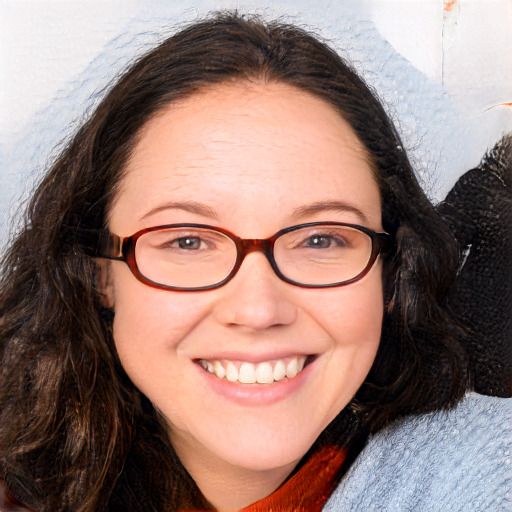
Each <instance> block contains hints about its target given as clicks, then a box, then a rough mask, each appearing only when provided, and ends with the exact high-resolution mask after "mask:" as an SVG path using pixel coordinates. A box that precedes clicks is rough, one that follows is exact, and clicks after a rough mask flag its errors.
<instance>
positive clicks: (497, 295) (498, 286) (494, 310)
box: [438, 134, 512, 397]
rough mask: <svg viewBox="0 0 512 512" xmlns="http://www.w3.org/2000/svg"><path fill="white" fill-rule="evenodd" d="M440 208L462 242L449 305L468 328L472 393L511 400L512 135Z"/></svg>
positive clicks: (493, 151)
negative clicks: (459, 263) (457, 273)
mask: <svg viewBox="0 0 512 512" xmlns="http://www.w3.org/2000/svg"><path fill="white" fill-rule="evenodd" d="M438 209H439V212H440V213H441V215H442V216H443V217H444V218H445V219H446V220H447V222H448V223H449V225H450V227H451V229H452V231H453V233H454V235H455V237H456V239H457V241H458V243H459V250H460V258H461V268H460V272H459V275H458V278H457V281H456V283H455V286H454V287H453V288H452V290H451V292H450V296H449V305H450V307H451V308H452V309H453V311H454V312H455V313H456V314H457V315H458V317H459V318H460V319H461V320H462V322H463V325H464V327H465V328H466V329H467V336H466V347H467V350H468V353H469V359H470V364H471V371H472V373H473V381H474V382H473V385H474V389H475V391H477V392H479V393H482V394H487V395H495V396H501V397H505V396H511V394H512V393H511V391H512V390H511V379H512V134H509V135H507V136H505V137H503V139H501V140H500V141H499V142H498V143H497V144H496V146H495V147H494V148H493V149H492V151H490V152H489V153H488V154H487V155H486V156H485V157H484V159H483V160H482V162H481V163H480V165H479V166H478V167H476V168H475V169H472V170H470V171H468V172H467V173H466V174H464V175H463V176H462V177H461V178H460V179H459V180H458V182H457V183H456V184H455V186H454V187H453V189H452V190H451V191H450V193H449V194H448V195H447V197H446V199H445V200H444V201H443V202H442V203H441V204H440V205H439V208H438Z"/></svg>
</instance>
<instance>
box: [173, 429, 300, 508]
mask: <svg viewBox="0 0 512 512" xmlns="http://www.w3.org/2000/svg"><path fill="white" fill-rule="evenodd" d="M174 441H176V439H174ZM173 445H174V447H175V449H176V452H177V454H178V456H179V457H180V459H181V461H182V463H183V465H184V466H185V468H186V469H187V471H188V472H189V474H190V476H191V477H192V478H193V479H194V481H195V482H196V484H197V486H198V487H199V489H200V491H201V493H202V494H203V496H204V497H205V498H206V499H207V500H208V501H209V503H210V504H211V505H213V507H215V509H216V510H218V511H221V512H232V511H236V510H240V509H243V508H244V507H247V506H248V505H251V504H252V503H255V502H256V501H258V500H261V499H263V498H265V497H267V496H269V495H270V494H272V493H273V492H274V491H275V490H276V489H277V488H278V487H279V486H280V485H281V484H282V483H283V482H284V481H285V480H286V479H287V477H288V476H289V475H290V474H291V473H292V471H293V469H294V468H295V466H296V465H297V464H298V462H299V461H298V460H296V461H293V462H291V463H290V464H287V465H285V466H280V467H277V468H271V469H263V470H259V469H249V468H245V467H239V466H234V465H232V464H229V463H228V462H226V461H225V460H222V459H220V458H218V457H216V456H215V455H213V454H212V453H209V452H208V450H206V449H205V448H204V447H203V448H202V449H201V450H193V452H192V453H191V450H190V447H188V448H187V450H182V449H180V448H182V447H181V446H180V443H176V442H173Z"/></svg>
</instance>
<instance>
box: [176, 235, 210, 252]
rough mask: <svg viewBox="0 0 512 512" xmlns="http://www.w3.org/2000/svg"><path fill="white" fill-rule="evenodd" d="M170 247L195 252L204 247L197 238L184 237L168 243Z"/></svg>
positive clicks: (201, 241)
mask: <svg viewBox="0 0 512 512" xmlns="http://www.w3.org/2000/svg"><path fill="white" fill-rule="evenodd" d="M169 245H170V246H171V247H176V246H177V247H179V248H180V249H185V250H188V251H197V250H199V249H201V248H203V247H204V245H205V244H204V242H203V240H202V239H201V238H199V237H198V236H186V237H182V238H177V239H176V240H174V241H172V242H170V243H169Z"/></svg>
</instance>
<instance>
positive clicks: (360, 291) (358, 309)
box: [317, 279, 384, 351]
mask: <svg viewBox="0 0 512 512" xmlns="http://www.w3.org/2000/svg"><path fill="white" fill-rule="evenodd" d="M383 314H384V300H383V291H382V284H381V281H380V279H373V280H367V281H365V280H363V281H359V282H357V283H354V284H352V285H349V286H347V287H344V288H340V289H338V290H336V291H335V293H334V294H333V296H330V297H329V296H326V297H325V298H324V299H323V300H322V301H321V302H320V301H319V303H318V307H317V315H318V316H320V315H321V317H322V319H323V320H322V322H323V324H324V325H325V328H326V330H327V331H328V332H329V334H330V336H331V338H332V339H333V340H334V341H335V344H336V345H337V346H347V347H349V346H353V347H354V349H361V350H364V349H365V347H366V346H369V348H370V351H372V350H376V347H377V346H378V344H379V341H380V336H381V331H382V319H383Z"/></svg>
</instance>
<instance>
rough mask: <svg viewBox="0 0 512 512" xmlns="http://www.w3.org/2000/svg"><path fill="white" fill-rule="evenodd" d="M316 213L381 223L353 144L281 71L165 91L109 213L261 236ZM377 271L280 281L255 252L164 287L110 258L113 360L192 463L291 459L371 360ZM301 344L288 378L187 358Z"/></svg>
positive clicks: (252, 355)
mask: <svg viewBox="0 0 512 512" xmlns="http://www.w3.org/2000/svg"><path fill="white" fill-rule="evenodd" d="M314 221H336V222H348V223H353V224H361V225H364V226H367V227H368V228H371V229H373V230H376V231H382V226H381V209H380V195H379V189H378V186H377V184H376V182H375V180H374V177H373V175H372V172H371V170H370V166H369V164H368V161H367V158H366V154H365V152H364V150H363V148H362V145H361V144H360V142H359V141H358V139H357V138H356V136H355V134H354V133H353V131H352V130H351V128H350V127H349V125H348V124H347V123H346V122H345V121H344V120H343V119H342V118H341V117H340V116H339V115H338V114H337V113H336V111H335V110H334V109H333V108H332V107H331V106H330V105H328V104H327V103H325V102H323V101H322V100H321V99H318V98H316V97H314V96H312V95H309V94H308V93H305V92H301V91H299V90H298V89H295V88H293V87H291V86H288V85H284V84H272V83H271V84H265V85H264V84H245V83H241V84H238V85H236V84H235V85H222V86H218V87H216V88H214V89H209V90H207V91H205V92H202V93H199V94H196V95H193V96H192V97H190V98H188V99H186V100H181V101H180V102H176V103H174V104H172V105H171V106H170V107H169V108H168V109H167V110H165V111H163V112H161V113H160V114H159V115H158V116H156V117H155V118H154V119H152V120H151V121H150V122H149V123H148V124H147V125H146V126H145V127H144V129H143V131H142V133H141V137H140V139H139V141H138V143H137V145H136V146H135V150H134V152H133V155H132V157H131V159H130V160H129V162H128V166H127V173H126V176H125V178H124V179H123V181H122V183H121V186H120V190H119V193H118V195H117V198H116V200H115V202H114V204H113V206H112V209H111V216H110V221H109V222H110V229H111V231H112V232H113V233H115V234H117V235H120V236H128V235H131V234H133V233H135V232H136V231H138V230H141V229H143V228H147V227H150V226H156V225H163V224H173V223H202V224H210V225H215V226H219V227H222V228H225V229H227V230H229V231H231V232H233V233H235V234H236V235H238V236H240V237H242V238H266V237H269V236H271V235H273V234H274V233H275V232H277V231H279V230H280V229H282V228H285V227H288V226H292V225H296V224H301V223H306V222H314ZM381 273H382V269H381V263H380V260H378V261H377V262H376V264H375V265H374V267H373V268H372V270H371V271H370V272H369V274H368V275H366V276H365V277H364V278H363V279H362V280H360V281H358V282H356V283H353V284H350V285H348V286H344V287H338V288H324V289H306V288H300V287H297V286H293V285H291V284H287V283H285V282H283V281H281V280H280V279H279V278H278V277H277V276H276V275H275V274H274V272H273V271H272V269H271V267H270V265H269V263H268V261H267V259H266V258H265V256H264V255H263V253H261V252H253V253H250V254H249V255H248V256H247V257H246V259H245V260H244V262H243V264H242V266H241V268H240V270H239V272H238V273H237V275H236V276H235V277H234V278H233V279H232V280H231V281H230V282H228V283H227V284H226V285H224V286H223V287H221V288H218V289H214V290H209V291H201V292H173V291H165V290H159V289H155V288H151V287H149V286H146V285H144V284H143V283H141V282H139V281H138V280H137V279H136V278H135V277H134V276H133V275H132V273H131V272H130V270H129V268H128V266H127V265H126V264H125V263H123V262H119V261H114V262H112V265H111V268H110V285H109V294H110V299H111V301H112V305H113V308H114V310H115V318H114V338H115V343H116V347H117V350H118V353H119V356H120V358H121V362H122V364H123V366H124V368H125V370H126V372H127V373H128V375H129V376H130V378H131V379H132V381H133V382H134V384H135V385H136V386H137V387H138V388H139V389H140V390H141V391H142V392H143V393H144V394H145V395H146V396H147V397H148V398H149V399H150V400H151V401H152V403H153V404H154V406H155V407H156V408H157V409H158V410H159V411H161V413H162V414H163V416H164V417H165V418H166V419H167V421H168V424H169V429H170V434H171V439H172V441H173V444H174V446H175V448H176V450H177V452H178V454H179V456H180V458H181V459H182V461H183V463H184V464H185V466H186V467H187V469H188V470H189V471H190V473H191V474H192V476H194V477H195V478H196V476H197V473H198V472H201V471H204V470H206V469H205V468H217V469H218V470H219V471H221V469H220V468H226V470H232V469H237V470H242V469H245V470H267V471H268V470H283V471H284V473H285V474H286V473H289V471H290V470H291V469H292V468H293V467H294V466H295V465H296V463H297V462H298V461H299V459H300V458H301V457H302V456H303V455H304V454H305V453H306V451H307V450H308V449H309V448H310V446H311V445H312V443H313V442H314V441H315V439H316V438H317V437H318V436H319V434H320V433H321V432H322V430H324V428H325V427H326V426H327V425H328V424H329V423H330V422H331V420H333V418H334V417H335V416H336V415H337V414H338V413H339V412H340V411H341V410H342V409H343V408H344V407H345V406H346V405H347V403H348V402H349V401H350V400H351V398H352V397H353V396H354V394H355V392H356V390H357V389H358V388H359V386H360V385H361V383H362V382H363V380H364V378H365V376H366V375H367V373H368V371H369V369H370V367H371V365H372V362H373V360H374V357H375V353H376V351H377V347H378V344H379V338H380V333H381V323H382V314H383V299H382V295H383V293H382V276H381ZM306 357H309V359H308V361H312V362H311V363H310V364H309V365H307V366H306V367H305V369H304V370H303V371H301V372H299V374H298V375H297V376H296V377H294V378H288V377H287V378H284V379H282V380H280V381H276V382H274V383H272V384H268V383H267V384H258V383H255V384H244V383H241V382H238V381H235V382H231V381H229V380H227V379H226V378H222V379H221V378H219V377H218V376H216V375H215V374H212V373H210V372H209V371H207V370H205V369H204V368H203V366H202V365H201V364H200V361H203V365H204V366H208V364H207V363H211V364H212V365H213V364H215V365H217V366H218V365H220V366H221V367H222V368H223V369H224V370H227V368H228V366H231V367H234V368H236V369H239V368H240V367H241V365H242V364H244V363H249V364H250V365H254V367H255V368H256V369H257V368H258V366H259V365H261V364H263V366H264V368H265V369H266V370H268V367H269V365H270V367H271V369H272V370H273V371H275V367H276V366H278V367H279V368H282V365H284V366H285V367H286V366H287V365H289V364H290V363H291V364H292V366H293V365H294V364H295V363H294V361H298V363H299V365H300V363H301V362H302V361H303V360H304V359H305V358H306ZM215 362H217V363H215ZM265 363H268V364H265ZM230 371H232V368H231V370H230ZM291 371H292V372H293V369H292V370H291ZM292 374H293V373H292ZM220 375H222V370H220Z"/></svg>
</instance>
